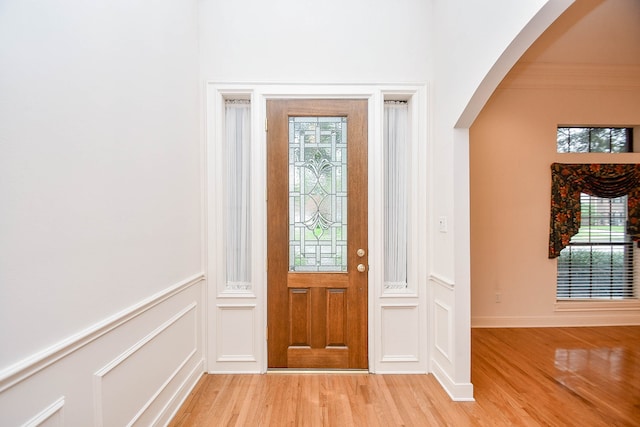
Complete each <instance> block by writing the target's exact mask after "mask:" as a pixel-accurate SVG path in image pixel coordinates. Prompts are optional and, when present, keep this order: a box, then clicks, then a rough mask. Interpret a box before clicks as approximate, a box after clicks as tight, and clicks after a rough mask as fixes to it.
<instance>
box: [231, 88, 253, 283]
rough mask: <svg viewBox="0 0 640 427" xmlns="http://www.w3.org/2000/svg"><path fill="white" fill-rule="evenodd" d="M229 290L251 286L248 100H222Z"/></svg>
mask: <svg viewBox="0 0 640 427" xmlns="http://www.w3.org/2000/svg"><path fill="white" fill-rule="evenodd" d="M225 129H226V153H227V159H226V160H227V223H226V227H227V247H226V257H227V283H226V288H227V289H228V290H239V291H242V290H249V289H251V200H250V195H251V186H250V182H249V178H250V177H249V170H250V166H251V160H250V159H251V157H250V154H251V104H250V103H249V101H246V100H227V101H226V102H225Z"/></svg>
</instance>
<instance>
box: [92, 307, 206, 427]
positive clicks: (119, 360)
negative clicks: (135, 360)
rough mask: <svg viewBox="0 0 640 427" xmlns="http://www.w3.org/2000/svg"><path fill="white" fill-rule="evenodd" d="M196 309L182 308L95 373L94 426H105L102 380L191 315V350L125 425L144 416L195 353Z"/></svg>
mask: <svg viewBox="0 0 640 427" xmlns="http://www.w3.org/2000/svg"><path fill="white" fill-rule="evenodd" d="M196 307H197V304H196V303H195V302H193V303H191V304H189V305H188V306H186V307H184V308H183V309H182V310H180V311H179V312H178V313H176V314H175V315H174V316H172V317H171V318H170V319H168V320H167V321H165V322H164V323H163V324H162V325H160V326H159V327H157V328H156V329H155V330H153V331H152V332H150V333H149V334H147V335H146V336H145V337H144V338H142V339H141V340H140V341H138V342H137V343H136V344H135V345H133V346H132V347H130V348H129V349H127V350H126V351H125V352H123V353H122V354H120V355H119V356H118V357H116V358H115V359H114V360H112V361H111V362H109V363H108V364H107V365H105V366H104V367H103V368H102V369H100V370H99V371H97V372H96V373H95V374H94V399H95V424H96V426H102V425H104V424H105V422H104V415H105V414H104V411H103V407H104V399H103V386H104V384H103V380H104V378H105V377H107V376H108V375H109V374H110V373H112V372H114V371H115V370H117V369H118V368H120V367H121V366H126V365H125V364H126V363H128V362H129V361H130V360H131V358H132V357H133V356H134V355H135V354H136V353H137V352H139V351H141V349H143V348H145V347H146V346H147V345H149V343H151V342H152V341H153V340H155V339H156V338H158V337H160V336H161V335H162V334H163V333H164V332H166V331H167V330H168V329H169V328H171V327H172V326H174V325H177V324H178V322H179V321H180V320H182V319H184V318H186V316H187V315H188V314H192V315H193V325H190V329H191V330H192V332H194V336H193V341H192V342H191V343H190V344H191V347H192V348H191V349H190V350H189V352H188V354H187V356H186V357H185V358H184V359H183V360H182V361H181V362H180V363H179V365H178V366H177V367H176V368H175V369H174V370H173V372H172V373H171V375H169V376H168V377H167V378H166V379H165V381H164V382H163V383H162V385H161V386H160V387H159V388H158V389H157V390H156V391H155V392H154V393H153V394H152V396H151V397H150V398H149V400H148V401H147V402H146V403H145V404H144V405H142V407H141V408H140V409H139V410H138V412H137V413H136V414H135V416H134V417H133V418H132V419H131V420H129V422H128V424H127V425H132V424H134V423H135V422H136V421H137V420H138V419H139V418H140V417H141V416H142V415H143V414H144V412H145V411H146V410H147V408H149V406H150V405H151V404H152V403H153V402H154V401H155V400H156V399H157V398H158V396H159V395H160V393H162V391H163V390H165V389H166V388H167V386H168V384H169V383H170V382H171V381H172V380H173V379H174V378H175V377H176V376H177V375H178V374H179V373H180V372H181V371H182V369H183V368H184V367H185V365H186V364H187V363H188V362H189V361H190V360H191V359H192V357H193V356H194V355H195V354H196V352H197V337H196V336H195V330H196V323H197V319H196ZM129 369H131V368H129ZM136 370H137V369H136ZM106 424H107V425H109V424H111V423H106Z"/></svg>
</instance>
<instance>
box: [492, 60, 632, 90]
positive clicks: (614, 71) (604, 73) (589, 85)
mask: <svg viewBox="0 0 640 427" xmlns="http://www.w3.org/2000/svg"><path fill="white" fill-rule="evenodd" d="M498 89H590V90H598V89H603V90H604V89H606V90H629V89H640V66H637V65H599V64H559V63H519V64H516V65H515V66H514V67H513V68H512V70H511V71H510V72H509V74H507V76H506V77H505V79H504V80H503V81H502V83H500V85H499V86H498Z"/></svg>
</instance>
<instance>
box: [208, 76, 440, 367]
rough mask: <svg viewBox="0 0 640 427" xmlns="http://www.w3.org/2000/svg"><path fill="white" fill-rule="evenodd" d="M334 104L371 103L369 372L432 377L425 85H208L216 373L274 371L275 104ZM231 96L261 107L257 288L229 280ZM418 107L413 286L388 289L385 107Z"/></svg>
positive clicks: (256, 149)
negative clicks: (270, 235) (227, 106)
mask: <svg viewBox="0 0 640 427" xmlns="http://www.w3.org/2000/svg"><path fill="white" fill-rule="evenodd" d="M278 98H281V99H283V98H315V99H320V98H332V99H340V98H341V99H367V100H369V120H368V127H369V129H368V131H369V146H368V147H369V148H368V153H369V154H368V156H369V159H368V162H369V167H368V169H369V263H370V269H369V301H368V310H369V316H368V318H369V325H368V331H369V332H368V336H369V370H370V372H377V373H426V372H428V370H429V362H428V360H429V354H428V353H429V348H431V342H430V337H431V336H432V327H433V322H432V321H431V316H430V315H429V313H428V304H429V290H428V286H429V282H428V274H429V268H428V260H429V259H430V256H429V255H430V254H429V253H428V251H429V248H430V247H431V245H430V240H431V239H430V237H429V236H430V235H431V231H432V230H430V227H429V224H431V222H432V221H430V220H429V219H430V216H431V215H430V207H431V204H430V202H429V199H430V194H431V191H429V183H430V181H431V180H430V179H429V176H428V172H429V171H430V170H431V169H432V168H431V167H430V162H431V159H432V156H431V155H430V146H431V144H430V141H429V139H428V132H427V125H428V118H429V114H430V112H429V111H428V110H427V88H426V85H424V84H420V85H416V84H386V85H302V84H242V83H238V84H235V83H208V84H207V87H206V108H205V114H206V117H205V120H204V123H205V129H204V131H205V138H204V140H205V143H204V147H203V150H204V152H205V153H204V158H205V159H206V164H205V165H204V175H203V176H204V179H203V181H204V182H203V185H204V187H205V195H206V199H205V201H204V205H205V209H204V211H205V213H204V222H205V224H204V228H205V230H206V231H205V233H206V242H205V243H206V244H205V248H206V250H205V254H204V257H205V260H204V261H205V262H204V264H205V266H206V275H207V283H208V284H207V313H206V314H207V321H206V326H205V328H206V333H205V336H206V337H207V343H206V348H207V370H208V372H210V373H264V372H266V370H267V358H266V355H267V341H266V338H267V337H266V330H267V328H266V326H267V319H266V313H267V301H266V281H267V275H266V260H267V250H266V246H267V245H266V222H267V221H266V219H267V216H266V215H267V211H266V133H265V118H266V100H267V99H278ZM225 99H248V100H250V101H251V121H252V125H251V129H252V131H251V140H252V143H251V145H252V152H251V162H252V166H251V179H250V181H251V189H252V190H251V191H252V194H251V204H252V206H251V215H252V230H251V231H252V239H253V240H252V252H251V256H252V260H253V261H252V271H251V288H250V289H232V288H229V287H227V285H226V277H225V265H226V264H225V258H224V257H225V254H226V251H225V242H224V240H225V238H224V236H225V232H224V231H225V212H224V206H223V203H218V200H224V194H225V191H226V185H225V173H224V172H225V169H224V168H225V164H224V158H225V156H224V154H225V151H224V102H225ZM388 99H390V100H407V101H408V102H409V105H410V134H411V145H412V147H413V148H412V156H411V158H412V164H411V165H410V170H411V182H412V183H413V184H412V187H411V188H410V190H409V191H410V193H409V194H410V200H411V202H410V208H409V210H410V213H409V224H410V229H411V233H410V234H411V235H412V236H413V237H415V238H414V239H413V240H412V241H411V242H410V243H409V245H410V247H409V251H408V253H409V271H408V276H409V277H408V280H409V287H408V289H404V290H400V291H398V290H385V289H384V286H383V278H384V276H383V271H382V268H383V251H382V246H383V244H382V242H383V217H382V212H383V203H384V200H383V197H382V189H383V188H384V186H383V174H382V172H383V154H382V153H383V145H382V138H383V133H382V132H383V126H382V118H383V103H384V101H385V100H388Z"/></svg>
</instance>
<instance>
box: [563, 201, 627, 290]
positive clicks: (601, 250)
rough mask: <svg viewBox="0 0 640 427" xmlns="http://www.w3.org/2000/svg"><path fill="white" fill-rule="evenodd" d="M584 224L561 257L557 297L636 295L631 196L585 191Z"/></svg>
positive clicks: (582, 210) (582, 221) (582, 213)
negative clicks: (629, 212)
mask: <svg viewBox="0 0 640 427" xmlns="http://www.w3.org/2000/svg"><path fill="white" fill-rule="evenodd" d="M580 204H581V225H580V230H579V232H578V233H577V234H576V235H575V236H573V237H572V238H571V242H570V244H569V245H568V246H567V247H566V248H564V249H563V250H562V251H561V252H560V257H559V258H558V284H557V299H558V300H572V299H583V300H584V299H627V298H633V297H634V296H635V286H634V276H636V275H635V274H634V273H635V270H636V269H635V268H634V264H636V263H635V262H634V258H635V256H634V252H635V248H634V243H633V242H632V241H631V238H630V236H629V235H627V233H626V222H627V196H622V197H617V198H613V199H607V198H600V197H595V196H590V195H588V194H584V193H583V194H582V195H581V197H580Z"/></svg>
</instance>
